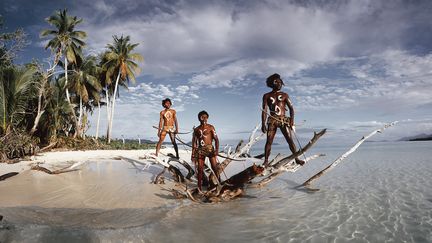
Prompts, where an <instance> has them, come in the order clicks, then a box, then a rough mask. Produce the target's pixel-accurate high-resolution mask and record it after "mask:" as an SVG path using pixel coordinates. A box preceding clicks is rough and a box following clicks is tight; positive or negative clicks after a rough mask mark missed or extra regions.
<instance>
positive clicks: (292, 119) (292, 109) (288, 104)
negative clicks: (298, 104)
mask: <svg viewBox="0 0 432 243" xmlns="http://www.w3.org/2000/svg"><path fill="white" fill-rule="evenodd" d="M286 104H287V106H288V109H289V111H290V118H291V119H290V124H289V125H290V127H293V126H294V106H293V104H292V102H291V100H290V98H289V95H287V102H286Z"/></svg>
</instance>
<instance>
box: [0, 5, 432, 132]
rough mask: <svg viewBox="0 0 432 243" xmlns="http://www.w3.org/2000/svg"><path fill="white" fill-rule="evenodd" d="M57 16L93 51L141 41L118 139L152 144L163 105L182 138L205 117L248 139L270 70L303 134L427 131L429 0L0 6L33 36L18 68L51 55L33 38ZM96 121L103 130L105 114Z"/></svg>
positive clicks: (120, 108)
mask: <svg viewBox="0 0 432 243" xmlns="http://www.w3.org/2000/svg"><path fill="white" fill-rule="evenodd" d="M63 8H67V9H68V11H69V13H70V14H72V15H76V16H78V17H80V18H83V19H84V21H83V23H82V24H80V25H79V26H78V27H77V29H79V30H84V31H86V32H87V33H88V37H87V39H86V40H85V41H86V43H87V49H86V51H87V52H89V53H98V52H101V51H102V50H103V49H104V47H105V46H106V44H107V43H110V42H111V41H112V36H113V35H122V34H123V35H130V36H131V40H132V42H133V43H139V46H138V47H137V52H139V53H140V54H142V55H143V56H144V58H145V61H144V62H143V63H141V68H142V73H141V74H140V75H139V76H138V79H137V83H136V84H135V85H131V86H130V88H129V90H126V89H122V90H121V91H120V95H121V98H120V100H119V102H118V104H117V105H116V107H117V109H116V113H115V120H114V130H113V135H114V136H115V137H121V136H122V135H123V136H125V137H131V138H136V137H137V136H138V135H139V136H140V137H145V138H149V139H156V131H155V130H153V128H151V126H152V125H156V124H157V122H158V119H159V116H158V113H159V111H160V110H161V109H162V107H161V100H162V99H164V98H166V97H169V98H171V99H173V108H174V109H177V111H178V119H179V125H180V128H181V130H182V131H188V130H190V129H191V128H192V127H193V126H194V125H197V124H198V120H197V113H198V112H199V111H201V110H203V109H204V110H207V111H208V112H209V114H210V118H209V122H210V123H212V124H213V125H215V127H216V129H217V131H218V133H219V136H220V137H222V138H224V139H233V138H241V137H242V138H245V137H247V133H246V132H249V131H250V130H252V129H253V128H254V126H255V125H256V124H257V123H259V122H260V103H261V99H262V95H263V94H264V93H265V92H268V91H269V88H267V87H266V86H265V78H266V77H267V76H269V75H271V74H272V73H275V72H277V73H280V74H281V76H282V78H283V80H284V82H285V84H286V86H285V87H284V88H283V89H284V91H286V92H288V93H289V95H290V97H291V99H292V101H293V103H294V107H295V110H296V121H302V120H306V122H305V123H304V124H303V125H302V126H299V127H298V134H299V136H300V137H310V136H311V131H312V130H318V129H320V128H324V127H325V128H328V129H329V134H328V137H329V138H333V139H335V140H338V139H353V140H357V139H359V136H360V137H361V136H362V135H364V134H365V133H367V132H368V131H372V130H373V129H375V128H377V127H379V126H381V125H382V124H383V123H386V122H390V121H394V120H399V121H402V122H401V123H400V124H399V125H398V126H396V127H395V128H392V129H390V130H389V131H387V132H386V133H385V134H384V135H380V137H376V140H380V139H382V140H384V139H397V138H399V137H403V136H407V135H415V134H419V133H429V134H430V133H432V123H431V122H432V95H431V94H432V53H431V51H432V15H431V14H430V13H431V10H432V2H431V1H384V0H383V1H372V0H371V1H367V0H364V1H348V0H346V1H323V0H321V1H318V0H317V1H278V0H268V1H246V0H244V1H176V0H171V1H136V0H134V1H132V0H120V1H108V0H106V1H104V0H95V1H84V0H78V1H40V0H39V1H38V0H36V1H22V0H13V1H11V0H3V1H2V3H1V10H0V11H1V12H0V13H1V15H2V16H3V17H4V21H5V25H6V27H7V29H8V30H9V31H12V30H14V29H15V28H17V27H23V28H24V29H25V31H26V33H27V34H28V37H29V40H30V45H29V46H28V47H27V48H26V49H25V50H24V51H23V52H22V53H21V54H20V58H19V59H18V60H17V62H19V63H24V62H28V61H29V60H31V59H32V58H37V59H43V58H46V57H48V56H49V54H50V53H49V51H46V50H44V48H43V46H44V45H45V43H46V40H42V39H40V38H39V33H40V31H41V30H43V29H47V28H50V26H49V25H48V24H47V23H46V22H45V20H44V19H45V18H46V17H48V16H49V15H51V14H52V13H53V12H54V11H55V10H58V9H63ZM95 114H96V113H95ZM95 117H96V116H95V115H94V116H93V117H92V118H91V121H92V124H91V128H90V129H89V132H88V133H89V134H94V131H95V127H96V123H95V122H94V121H95ZM101 124H102V125H101V132H102V133H104V131H105V129H106V115H105V110H103V111H102V120H101Z"/></svg>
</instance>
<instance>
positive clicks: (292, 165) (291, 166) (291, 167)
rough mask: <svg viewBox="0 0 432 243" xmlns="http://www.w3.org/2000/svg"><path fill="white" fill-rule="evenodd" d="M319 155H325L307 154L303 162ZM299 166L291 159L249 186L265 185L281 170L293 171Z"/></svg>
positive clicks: (281, 171)
mask: <svg viewBox="0 0 432 243" xmlns="http://www.w3.org/2000/svg"><path fill="white" fill-rule="evenodd" d="M321 156H325V154H316V155H312V156H309V157H307V158H306V159H305V163H307V162H309V161H311V160H314V159H316V158H318V157H321ZM278 159H279V158H277V157H275V159H274V160H276V161H277V160H278ZM301 167H302V166H301V165H299V164H297V163H295V162H294V159H293V160H292V161H291V162H290V163H288V164H286V165H285V166H282V167H280V168H279V169H277V170H274V171H272V173H271V174H270V175H268V176H267V177H265V178H264V179H262V180H261V181H259V182H257V183H254V184H252V185H251V187H263V186H265V185H267V184H268V183H269V182H271V181H273V180H274V179H275V178H276V177H277V176H278V175H280V174H282V173H283V172H293V173H294V172H296V171H297V170H298V169H300V168H301Z"/></svg>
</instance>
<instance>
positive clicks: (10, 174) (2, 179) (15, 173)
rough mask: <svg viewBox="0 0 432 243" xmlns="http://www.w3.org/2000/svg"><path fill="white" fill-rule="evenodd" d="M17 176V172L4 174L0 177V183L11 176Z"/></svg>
mask: <svg viewBox="0 0 432 243" xmlns="http://www.w3.org/2000/svg"><path fill="white" fill-rule="evenodd" d="M18 174H19V173H18V172H9V173H6V174H4V175H1V176H0V181H4V180H6V179H7V178H10V177H12V176H16V175H18Z"/></svg>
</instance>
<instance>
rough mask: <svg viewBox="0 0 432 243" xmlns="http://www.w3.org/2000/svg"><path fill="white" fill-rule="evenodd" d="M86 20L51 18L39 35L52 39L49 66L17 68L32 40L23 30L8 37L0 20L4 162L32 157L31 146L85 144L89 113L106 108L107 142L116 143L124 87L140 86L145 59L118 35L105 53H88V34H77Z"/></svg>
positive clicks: (0, 115)
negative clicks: (81, 141)
mask: <svg viewBox="0 0 432 243" xmlns="http://www.w3.org/2000/svg"><path fill="white" fill-rule="evenodd" d="M82 21H83V20H82V19H81V18H78V17H76V16H70V15H68V12H67V10H66V9H65V10H59V11H56V12H54V14H53V15H52V16H49V17H48V18H46V22H47V23H48V24H49V25H50V29H46V30H44V31H42V32H41V34H40V37H41V38H43V39H47V40H48V42H47V45H46V47H45V48H46V49H49V50H50V51H51V55H50V58H49V65H48V66H47V65H46V64H45V65H44V62H42V61H40V60H35V59H34V61H32V62H31V63H28V64H24V65H17V64H15V63H14V59H15V58H16V56H17V55H18V53H19V51H20V50H22V49H23V48H25V46H26V45H27V44H28V42H27V36H26V34H25V32H24V31H23V30H22V29H18V30H16V31H14V32H5V31H4V29H3V19H2V18H1V16H0V30H1V34H0V152H1V153H0V155H1V156H0V159H7V158H8V159H12V158H13V157H19V156H23V155H25V154H29V153H33V152H34V149H26V146H27V147H29V146H30V145H31V146H30V147H32V148H34V147H36V146H47V145H53V144H56V143H57V142H58V141H59V140H60V139H62V138H70V139H77V140H79V139H85V133H86V130H87V129H88V127H89V122H88V120H87V117H88V114H89V112H93V111H94V110H95V109H96V108H98V111H100V108H101V106H105V107H106V109H107V118H108V124H107V131H106V140H107V143H110V142H111V136H112V129H113V119H114V112H115V102H116V97H117V96H118V94H119V86H123V87H126V88H127V87H128V84H129V81H131V82H135V75H137V74H138V73H139V72H140V68H139V66H138V63H137V62H139V61H142V60H143V57H142V56H141V55H140V54H138V53H136V52H135V50H134V49H135V48H136V47H137V45H138V44H133V43H131V40H130V37H129V36H120V37H119V36H117V35H114V36H113V41H112V43H109V44H107V45H106V49H105V51H103V52H102V53H100V54H98V55H88V54H86V49H85V48H86V43H85V38H86V37H87V33H85V32H84V31H80V30H78V28H79V24H80V23H81V22H82ZM98 114H100V113H98ZM99 119H100V116H99V115H98V122H97V129H96V130H97V132H96V138H98V137H99ZM11 144H13V146H12V145H11ZM11 146H12V147H15V148H14V149H12V150H13V151H11V148H10V147H11Z"/></svg>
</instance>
